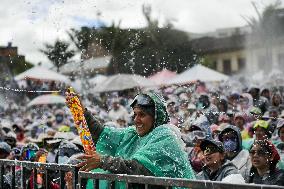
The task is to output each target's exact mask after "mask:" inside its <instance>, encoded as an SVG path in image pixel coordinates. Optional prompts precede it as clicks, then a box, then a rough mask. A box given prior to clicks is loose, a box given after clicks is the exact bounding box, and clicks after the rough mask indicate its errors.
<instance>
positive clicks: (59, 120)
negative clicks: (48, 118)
mask: <svg viewBox="0 0 284 189" xmlns="http://www.w3.org/2000/svg"><path fill="white" fill-rule="evenodd" d="M55 119H56V122H57V123H61V122H62V121H63V116H61V115H59V116H56V117H55Z"/></svg>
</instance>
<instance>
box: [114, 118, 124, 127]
mask: <svg viewBox="0 0 284 189" xmlns="http://www.w3.org/2000/svg"><path fill="white" fill-rule="evenodd" d="M116 123H117V124H118V125H119V126H120V127H126V120H125V119H124V118H123V117H120V118H118V119H117V120H116Z"/></svg>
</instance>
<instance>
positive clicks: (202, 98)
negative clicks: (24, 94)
mask: <svg viewBox="0 0 284 189" xmlns="http://www.w3.org/2000/svg"><path fill="white" fill-rule="evenodd" d="M137 93H139V94H138V95H136V94H137ZM70 95H71V96H72V95H74V94H67V105H68V96H70ZM283 97H284V93H283V91H282V88H281V87H273V88H271V87H266V88H261V87H258V86H252V87H249V88H243V89H242V90H241V91H234V90H231V89H227V88H224V87H222V86H221V85H216V86H215V87H213V88H212V87H211V88H209V87H208V86H206V84H205V83H203V82H199V81H198V82H196V83H194V84H190V85H185V86H169V87H161V88H158V89H148V90H147V91H146V90H145V91H143V92H141V91H140V92H137V91H135V90H130V91H127V92H112V93H107V94H105V93H104V94H96V95H95V94H88V95H86V96H85V97H81V100H82V104H83V105H84V107H85V108H86V109H85V112H84V114H85V118H86V120H87V123H88V126H89V129H90V131H91V132H92V137H93V141H94V143H95V144H96V152H94V153H93V154H84V150H83V146H82V143H81V141H80V138H79V136H78V133H77V129H76V128H75V125H74V121H73V117H72V115H71V113H70V111H69V109H68V106H62V105H48V106H40V107H32V108H27V107H26V106H24V102H21V104H22V105H17V106H9V107H7V108H6V109H5V110H4V112H3V113H1V114H0V115H1V129H0V138H1V142H0V159H9V160H21V161H32V162H42V163H58V164H73V165H75V164H76V165H79V166H80V167H81V170H82V171H94V172H107V173H114V174H130V175H145V176H158V177H172V178H188V179H200V180H211V181H222V182H230V183H254V184H264V185H279V186H284V170H283V169H284V103H283ZM21 171H22V170H21V168H17V169H16V175H18V174H21ZM32 175H33V174H30V176H27V178H26V180H25V181H24V182H26V183H27V185H28V186H30V188H32V186H33V183H32V182H33V176H32ZM49 176H50V177H51V178H52V179H51V183H50V187H52V188H58V187H59V183H58V182H57V179H58V178H59V177H60V175H59V173H57V172H54V174H51V175H49ZM71 179H72V176H70V174H66V176H65V180H66V187H67V188H72V186H71V185H70V184H68V183H70V181H71ZM4 180H5V184H6V186H7V188H8V187H9V186H11V172H10V170H9V169H8V168H7V169H6V170H5V176H4ZM36 180H37V185H38V187H39V188H40V187H42V188H44V187H45V186H44V182H43V176H42V174H41V173H39V174H38V178H37V179H36ZM17 181H18V182H17V183H16V184H17V186H18V187H19V188H21V187H22V186H21V183H22V182H21V180H20V179H18V180H17ZM85 185H86V186H85V187H86V188H92V186H93V185H92V183H91V181H88V182H87V183H86V184H85ZM100 185H101V186H102V187H104V186H107V182H103V181H102V182H100ZM116 185H117V187H123V183H119V182H118V183H116ZM137 186H138V187H139V185H137Z"/></svg>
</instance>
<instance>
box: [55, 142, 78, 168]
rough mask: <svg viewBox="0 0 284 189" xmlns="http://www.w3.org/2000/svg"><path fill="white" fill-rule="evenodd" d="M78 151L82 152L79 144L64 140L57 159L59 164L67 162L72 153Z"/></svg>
mask: <svg viewBox="0 0 284 189" xmlns="http://www.w3.org/2000/svg"><path fill="white" fill-rule="evenodd" d="M78 153H82V151H81V150H80V149H79V148H78V146H76V145H75V144H74V143H72V142H69V141H62V142H61V143H60V145H59V148H58V152H57V156H56V158H55V159H56V162H57V163H58V164H66V163H67V162H68V160H69V158H70V157H71V156H72V155H74V154H78Z"/></svg>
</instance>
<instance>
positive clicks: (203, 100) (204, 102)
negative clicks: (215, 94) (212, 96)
mask: <svg viewBox="0 0 284 189" xmlns="http://www.w3.org/2000/svg"><path fill="white" fill-rule="evenodd" d="M196 106H197V108H198V109H206V108H208V107H209V106H210V100H209V97H208V96H207V95H205V94H203V95H200V97H199V98H198V101H197V104H196Z"/></svg>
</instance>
